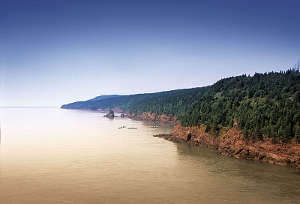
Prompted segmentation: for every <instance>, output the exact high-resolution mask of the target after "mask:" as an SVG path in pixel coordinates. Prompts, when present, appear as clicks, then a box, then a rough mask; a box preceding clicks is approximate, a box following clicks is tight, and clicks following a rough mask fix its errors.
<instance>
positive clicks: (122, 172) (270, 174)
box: [0, 108, 300, 204]
mask: <svg viewBox="0 0 300 204" xmlns="http://www.w3.org/2000/svg"><path fill="white" fill-rule="evenodd" d="M0 111H1V112H0V114H1V125H2V138H1V145H0V203H1V204H2V203H3V204H6V203H22V204H24V203H25V204H26V203H30V204H32V203H39V204H40V203H41V204H42V203H43V204H47V203H255V204H257V203H300V172H299V170H296V169H291V168H287V167H280V166H274V165H270V164H264V163H259V162H253V161H243V160H237V159H233V158H229V157H223V156H220V155H218V154H217V153H216V152H215V151H214V150H211V149H207V148H198V147H192V146H188V145H186V144H175V143H172V142H169V141H166V140H164V139H160V138H154V137H152V135H153V134H158V133H166V132H169V131H170V127H168V126H165V127H161V128H157V129H154V128H151V124H149V123H145V122H142V121H134V120H130V119H121V118H116V119H114V120H110V119H107V118H104V117H103V114H101V113H97V112H89V111H77V110H61V109H55V108H48V109H41V108H23V109H21V108H8V109H0ZM121 125H126V126H127V127H136V128H138V129H118V127H120V126H121Z"/></svg>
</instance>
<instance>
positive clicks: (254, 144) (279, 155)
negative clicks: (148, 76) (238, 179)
mask: <svg viewBox="0 0 300 204" xmlns="http://www.w3.org/2000/svg"><path fill="white" fill-rule="evenodd" d="M130 117H131V118H133V119H139V120H149V121H160V122H169V123H172V124H173V125H174V128H173V131H172V132H171V134H161V135H155V137H162V138H165V139H167V140H170V141H174V142H187V143H191V144H194V145H201V146H206V147H210V148H216V149H218V150H219V152H220V153H221V154H223V155H227V156H233V157H235V158H242V159H249V160H259V161H263V162H268V163H272V164H277V165H282V166H290V167H295V168H300V144H287V143H276V144H274V143H273V142H272V140H271V139H269V138H264V140H263V141H249V140H246V139H245V138H244V136H243V134H242V132H241V131H240V130H239V129H238V128H237V126H236V125H235V127H233V128H223V129H222V130H221V131H220V134H219V136H214V135H212V134H209V133H206V132H205V126H204V125H202V126H197V127H183V126H181V124H180V121H176V118H175V117H173V116H170V115H156V114H154V113H146V112H145V113H143V114H140V115H130Z"/></svg>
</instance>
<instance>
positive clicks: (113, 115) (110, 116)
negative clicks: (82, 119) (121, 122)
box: [104, 110, 115, 119]
mask: <svg viewBox="0 0 300 204" xmlns="http://www.w3.org/2000/svg"><path fill="white" fill-rule="evenodd" d="M104 117H107V118H111V119H114V117H115V113H114V111H113V110H109V112H108V113H107V114H106V115H104Z"/></svg>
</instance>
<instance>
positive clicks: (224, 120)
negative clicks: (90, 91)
mask: <svg viewBox="0 0 300 204" xmlns="http://www.w3.org/2000/svg"><path fill="white" fill-rule="evenodd" d="M114 107H119V108H121V109H123V110H125V111H127V112H129V113H132V114H140V113H143V112H150V113H156V114H159V115H160V114H169V115H173V116H176V118H177V119H179V120H180V121H181V123H182V125H183V126H198V125H205V126H206V131H207V132H211V133H213V134H215V135H218V132H219V130H220V129H222V128H223V127H232V126H233V125H235V124H236V125H238V127H239V128H240V129H241V130H242V131H243V133H244V135H245V137H249V138H258V139H259V138H261V137H262V136H263V135H265V136H267V137H271V138H274V139H280V140H285V141H290V140H292V139H293V140H296V141H299V142H300V73H299V70H293V69H291V70H288V71H284V72H269V73H264V74H258V73H256V74H255V75H254V76H247V75H241V76H236V77H230V78H226V79H222V80H220V81H218V82H216V83H215V84H213V85H211V86H207V87H201V88H193V89H182V90H173V91H165V92H158V93H149V94H136V95H124V96H116V97H109V98H106V99H103V100H95V101H93V100H92V101H91V100H90V101H85V102H75V103H72V104H67V105H63V106H62V108H75V109H76V108H80V109H104V108H114Z"/></svg>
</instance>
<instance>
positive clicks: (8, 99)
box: [0, 0, 300, 106]
mask: <svg viewBox="0 0 300 204" xmlns="http://www.w3.org/2000/svg"><path fill="white" fill-rule="evenodd" d="M0 3H1V4H0V106H60V105H62V104H65V103H69V102H73V101H78V100H86V99H89V98H93V97H95V96H98V95H102V94H135V93H148V92H157V91H164V90H172V89H180V88H191V87H201V86H206V85H211V84H213V83H215V82H216V81H218V80H219V79H221V78H225V77H229V76H236V75H240V74H254V73H255V72H268V71H279V70H286V69H288V68H289V67H291V66H292V65H293V64H296V63H297V60H299V59H300V1H298V0H285V1H282V0H272V1H268V0H209V1H208V0H207V1H201V0H197V1H191V0H136V1H132V0H126V1H125V0H120V1H117V0H107V1H101V0H98V1H91V0H81V1H78V0H0Z"/></svg>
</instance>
